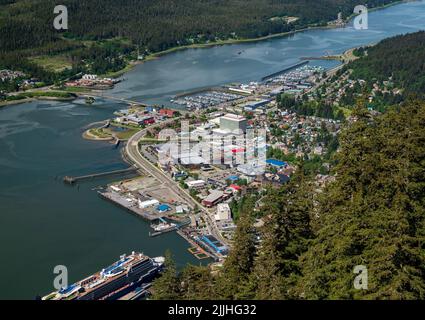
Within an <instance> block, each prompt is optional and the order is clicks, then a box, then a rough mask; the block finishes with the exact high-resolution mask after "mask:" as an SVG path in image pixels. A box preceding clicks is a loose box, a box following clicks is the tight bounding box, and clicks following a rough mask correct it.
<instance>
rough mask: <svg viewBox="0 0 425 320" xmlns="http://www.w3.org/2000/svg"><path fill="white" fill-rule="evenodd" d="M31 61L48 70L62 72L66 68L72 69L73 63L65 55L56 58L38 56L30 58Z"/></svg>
mask: <svg viewBox="0 0 425 320" xmlns="http://www.w3.org/2000/svg"><path fill="white" fill-rule="evenodd" d="M30 60H31V61H32V62H34V63H36V64H38V65H39V66H41V67H43V68H44V69H46V70H50V71H54V72H60V71H62V70H64V69H66V68H71V67H72V65H71V62H70V61H69V60H68V58H67V57H66V56H65V55H55V56H47V55H46V56H38V57H33V58H30Z"/></svg>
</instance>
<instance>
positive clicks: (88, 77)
mask: <svg viewBox="0 0 425 320" xmlns="http://www.w3.org/2000/svg"><path fill="white" fill-rule="evenodd" d="M82 78H83V80H96V79H97V75H95V74H85V75H83V77H82Z"/></svg>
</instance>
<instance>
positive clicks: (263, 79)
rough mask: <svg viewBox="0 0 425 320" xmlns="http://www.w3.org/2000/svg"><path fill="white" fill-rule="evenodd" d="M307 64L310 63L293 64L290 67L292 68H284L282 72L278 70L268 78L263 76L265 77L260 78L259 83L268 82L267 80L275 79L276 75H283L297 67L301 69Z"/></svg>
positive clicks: (307, 61)
mask: <svg viewBox="0 0 425 320" xmlns="http://www.w3.org/2000/svg"><path fill="white" fill-rule="evenodd" d="M309 62H310V61H309V60H306V61H302V62H299V63H297V64H294V65H292V66H290V67H288V68H285V69H283V70H280V71H278V72H275V73H272V74H269V75H268V76H265V77H263V78H261V81H265V80H268V79H271V78H274V77H277V76H278V75H281V74H282V73H285V72H288V71H291V70H292V69H296V68H298V67H302V66H304V65H306V64H307V63H309Z"/></svg>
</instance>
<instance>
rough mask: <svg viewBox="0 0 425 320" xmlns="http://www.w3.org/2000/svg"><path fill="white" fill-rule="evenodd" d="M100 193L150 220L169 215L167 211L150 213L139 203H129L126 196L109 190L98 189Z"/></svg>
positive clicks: (101, 195) (103, 196)
mask: <svg viewBox="0 0 425 320" xmlns="http://www.w3.org/2000/svg"><path fill="white" fill-rule="evenodd" d="M98 194H99V196H100V197H102V198H104V199H106V200H109V201H111V202H112V203H114V204H116V205H118V206H119V207H122V208H124V209H126V210H128V211H129V212H131V213H133V214H135V215H137V216H139V217H141V218H143V219H145V220H148V221H154V220H157V219H159V218H163V217H165V216H166V215H167V213H156V214H150V213H148V212H146V211H145V210H144V209H140V208H139V207H138V206H137V205H135V204H132V203H129V202H128V201H127V200H126V199H125V197H122V196H120V195H119V194H117V193H114V192H109V191H103V192H102V191H98Z"/></svg>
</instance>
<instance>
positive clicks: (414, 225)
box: [299, 102, 425, 299]
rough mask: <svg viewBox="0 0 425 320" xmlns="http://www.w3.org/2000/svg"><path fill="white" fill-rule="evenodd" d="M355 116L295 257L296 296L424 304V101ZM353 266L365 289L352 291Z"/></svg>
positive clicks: (342, 141)
mask: <svg viewBox="0 0 425 320" xmlns="http://www.w3.org/2000/svg"><path fill="white" fill-rule="evenodd" d="M358 111H360V112H357V116H358V120H357V121H356V122H355V123H353V124H352V125H351V127H350V128H349V129H348V130H347V131H346V132H345V133H343V134H342V135H341V150H340V152H339V154H338V156H337V159H338V162H339V163H338V165H337V167H336V173H337V175H336V181H335V183H333V184H331V185H330V186H329V188H328V190H327V191H326V199H324V200H323V201H322V202H321V206H320V219H321V228H320V229H319V231H318V234H317V238H316V239H315V240H314V242H313V244H312V245H311V246H310V248H309V250H308V252H307V253H306V254H305V256H304V257H303V259H302V266H303V270H302V271H303V274H304V278H303V279H302V281H300V282H299V288H300V291H299V292H300V296H301V297H305V298H308V299H353V298H354V299H356V298H361V299H365V298H366V299H424V298H425V280H424V279H425V228H424V224H425V210H424V208H425V130H424V128H425V104H424V103H423V102H421V103H419V102H409V103H408V104H406V105H404V106H402V107H401V108H400V110H392V111H390V112H388V113H387V114H385V115H383V116H380V117H378V118H376V119H373V120H372V119H370V118H368V117H367V113H366V112H365V110H364V109H363V110H361V109H358ZM356 265H364V266H366V267H367V270H368V289H367V290H358V289H355V288H354V285H353V282H354V279H355V276H356V274H354V273H353V270H354V267H355V266H356Z"/></svg>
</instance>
